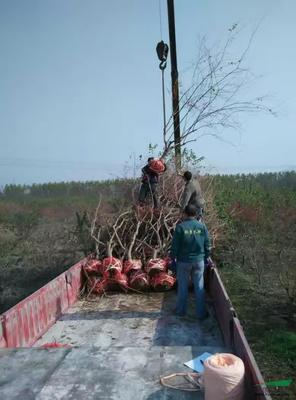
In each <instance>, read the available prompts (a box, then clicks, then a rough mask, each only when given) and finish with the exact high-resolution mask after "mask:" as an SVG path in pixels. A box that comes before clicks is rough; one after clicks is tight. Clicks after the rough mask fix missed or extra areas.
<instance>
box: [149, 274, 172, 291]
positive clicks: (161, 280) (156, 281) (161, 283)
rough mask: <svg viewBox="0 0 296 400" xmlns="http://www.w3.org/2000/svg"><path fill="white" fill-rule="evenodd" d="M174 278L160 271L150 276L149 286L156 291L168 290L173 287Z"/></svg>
mask: <svg viewBox="0 0 296 400" xmlns="http://www.w3.org/2000/svg"><path fill="white" fill-rule="evenodd" d="M175 282H176V279H175V278H174V277H173V276H171V275H168V274H167V273H165V272H160V273H159V274H157V275H154V276H152V277H151V278H150V286H151V287H152V288H153V289H154V290H156V291H160V292H161V291H164V290H170V289H172V288H173V287H174V284H175Z"/></svg>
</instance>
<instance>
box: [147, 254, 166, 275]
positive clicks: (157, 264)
mask: <svg viewBox="0 0 296 400" xmlns="http://www.w3.org/2000/svg"><path fill="white" fill-rule="evenodd" d="M166 271H167V263H166V261H165V260H162V259H161V258H154V259H152V260H149V261H148V263H147V265H146V272H147V274H148V275H149V276H153V275H155V274H158V273H159V272H166Z"/></svg>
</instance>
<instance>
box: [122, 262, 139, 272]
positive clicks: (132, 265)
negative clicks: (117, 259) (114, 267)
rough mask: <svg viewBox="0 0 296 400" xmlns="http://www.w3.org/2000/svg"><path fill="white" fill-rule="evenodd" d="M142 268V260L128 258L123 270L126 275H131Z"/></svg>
mask: <svg viewBox="0 0 296 400" xmlns="http://www.w3.org/2000/svg"><path fill="white" fill-rule="evenodd" d="M141 270H142V261H141V260H127V261H125V262H124V263H123V272H124V273H125V274H126V275H130V274H132V273H135V272H136V271H141Z"/></svg>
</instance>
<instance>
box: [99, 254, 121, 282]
mask: <svg viewBox="0 0 296 400" xmlns="http://www.w3.org/2000/svg"><path fill="white" fill-rule="evenodd" d="M102 270H103V276H104V278H106V279H112V278H113V277H114V275H115V273H118V272H122V263H121V261H120V260H119V259H118V258H115V257H106V258H104V260H103V265H102Z"/></svg>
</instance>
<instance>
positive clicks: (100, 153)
mask: <svg viewBox="0 0 296 400" xmlns="http://www.w3.org/2000/svg"><path fill="white" fill-rule="evenodd" d="M159 4H160V8H161V20H162V38H163V39H164V40H165V41H168V34H167V16H166V1H165V0H160V1H159V0H150V1H145V0H124V1H120V0H108V1H107V0H84V1H82V0H34V1H33V0H26V1H23V0H9V1H8V0H6V1H5V0H2V1H0V54H1V58H0V135H1V136H0V137H1V147H0V185H3V184H5V183H32V182H48V181H62V180H89V179H105V178H112V177H115V176H122V175H123V174H124V173H125V170H124V165H125V163H126V162H128V163H131V162H132V160H131V158H130V156H131V155H132V157H134V156H135V157H136V156H137V155H139V154H144V155H146V153H147V149H148V145H149V143H150V142H151V143H159V145H160V146H161V140H162V139H161V134H162V133H161V132H162V106H161V86H160V85H161V81H160V71H159V69H158V61H157V57H156V53H155V46H156V44H157V42H158V41H159V40H160V18H159ZM295 12H296V3H295V2H294V1H293V0H282V1H281V2H279V1H278V0H261V1H260V2H258V1H255V0H250V1H248V2H245V1H242V0H239V1H238V0H236V1H235V0H224V1H221V0H207V1H205V0H175V16H176V37H177V50H178V67H179V74H180V81H181V83H182V85H183V87H184V86H186V83H187V80H186V79H187V78H186V76H187V74H188V73H189V68H190V65H191V64H192V62H193V61H194V58H195V55H196V53H197V42H198V38H199V37H201V36H207V38H208V40H209V41H210V42H211V43H218V42H219V41H220V42H221V43H222V42H223V41H224V40H225V39H226V37H227V31H228V28H229V27H230V26H232V24H233V23H236V22H238V23H239V26H240V27H242V28H243V29H242V32H241V34H240V36H239V38H238V39H237V41H236V43H235V46H234V54H235V53H237V54H238V55H239V54H240V52H241V50H242V49H243V48H244V47H245V46H246V43H247V41H248V38H249V36H250V34H251V32H252V31H253V30H254V28H255V27H256V26H257V24H258V22H259V21H261V22H260V27H259V30H258V31H257V33H256V36H255V38H254V41H253V43H252V46H251V49H250V51H249V53H248V58H247V62H246V64H247V65H248V66H249V67H250V68H251V70H252V71H253V72H254V74H255V75H256V76H258V77H261V78H260V79H258V80H256V83H255V85H254V86H253V87H250V88H249V89H247V91H248V90H249V93H246V95H248V94H250V95H252V94H254V93H255V94H258V95H261V94H266V93H267V94H270V95H271V101H272V102H273V105H274V107H275V108H276V110H277V111H278V114H279V116H278V118H273V117H271V116H269V115H263V114H256V115H252V116H246V115H245V116H244V117H243V118H242V119H241V123H242V130H241V131H240V132H239V133H238V132H231V131H225V132H224V137H225V138H226V139H227V140H228V141H230V142H231V143H232V144H227V143H224V142H221V141H217V140H215V139H213V138H210V137H205V138H202V139H201V140H199V141H198V142H197V143H195V144H193V145H192V148H193V150H195V151H196V152H197V154H198V155H199V156H205V165H206V166H207V168H208V169H209V170H210V171H216V172H217V171H218V172H248V171H251V172H253V171H265V170H281V169H287V168H295V165H296V162H295V148H296V143H295V142H296V139H295V126H296V113H295V108H296V94H295V90H294V88H295V83H296V79H295V70H296V55H295V50H294V48H295V43H294V41H295V37H296V25H295V24H294V16H295ZM166 86H167V89H168V90H169V88H170V69H167V71H166ZM170 106H171V104H170V99H169V98H167V112H168V113H169V112H170Z"/></svg>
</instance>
